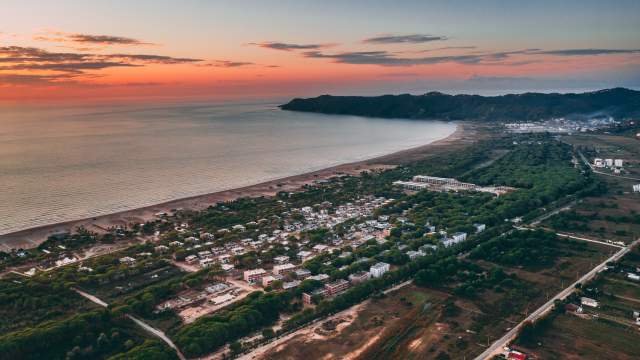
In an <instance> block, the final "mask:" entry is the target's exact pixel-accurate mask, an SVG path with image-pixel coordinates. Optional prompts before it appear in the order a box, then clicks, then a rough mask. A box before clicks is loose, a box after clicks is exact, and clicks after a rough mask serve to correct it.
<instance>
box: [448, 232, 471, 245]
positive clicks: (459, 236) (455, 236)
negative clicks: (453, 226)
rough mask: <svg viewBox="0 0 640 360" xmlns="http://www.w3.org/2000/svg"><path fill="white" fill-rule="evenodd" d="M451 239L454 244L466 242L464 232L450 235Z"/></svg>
mask: <svg viewBox="0 0 640 360" xmlns="http://www.w3.org/2000/svg"><path fill="white" fill-rule="evenodd" d="M451 238H452V239H453V240H455V241H456V243H459V242H462V241H465V240H467V233H466V232H457V233H453V234H451Z"/></svg>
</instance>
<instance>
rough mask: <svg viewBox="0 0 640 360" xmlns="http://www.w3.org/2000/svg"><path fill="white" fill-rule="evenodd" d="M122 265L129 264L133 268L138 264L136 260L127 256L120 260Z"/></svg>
mask: <svg viewBox="0 0 640 360" xmlns="http://www.w3.org/2000/svg"><path fill="white" fill-rule="evenodd" d="M120 264H127V265H129V266H133V265H135V264H136V259H134V258H132V257H129V256H125V257H123V258H120Z"/></svg>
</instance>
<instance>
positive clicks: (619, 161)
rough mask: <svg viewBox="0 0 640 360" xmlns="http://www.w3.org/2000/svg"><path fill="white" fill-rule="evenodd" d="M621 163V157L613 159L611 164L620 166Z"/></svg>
mask: <svg viewBox="0 0 640 360" xmlns="http://www.w3.org/2000/svg"><path fill="white" fill-rule="evenodd" d="M623 163H624V161H623V160H622V159H615V160H613V165H615V166H616V167H622V164H623Z"/></svg>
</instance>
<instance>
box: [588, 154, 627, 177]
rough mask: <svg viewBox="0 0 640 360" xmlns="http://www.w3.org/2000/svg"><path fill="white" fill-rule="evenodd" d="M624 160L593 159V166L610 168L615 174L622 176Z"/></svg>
mask: <svg viewBox="0 0 640 360" xmlns="http://www.w3.org/2000/svg"><path fill="white" fill-rule="evenodd" d="M623 164H624V160H622V159H601V158H595V159H593V166H594V167H597V168H608V169H611V170H613V172H614V174H620V171H622V166H623Z"/></svg>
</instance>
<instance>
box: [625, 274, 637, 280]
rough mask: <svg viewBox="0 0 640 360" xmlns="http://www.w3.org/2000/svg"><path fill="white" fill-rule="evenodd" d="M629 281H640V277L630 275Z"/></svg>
mask: <svg viewBox="0 0 640 360" xmlns="http://www.w3.org/2000/svg"><path fill="white" fill-rule="evenodd" d="M627 279H629V280H633V281H640V275H638V274H634V273H628V274H627Z"/></svg>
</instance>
